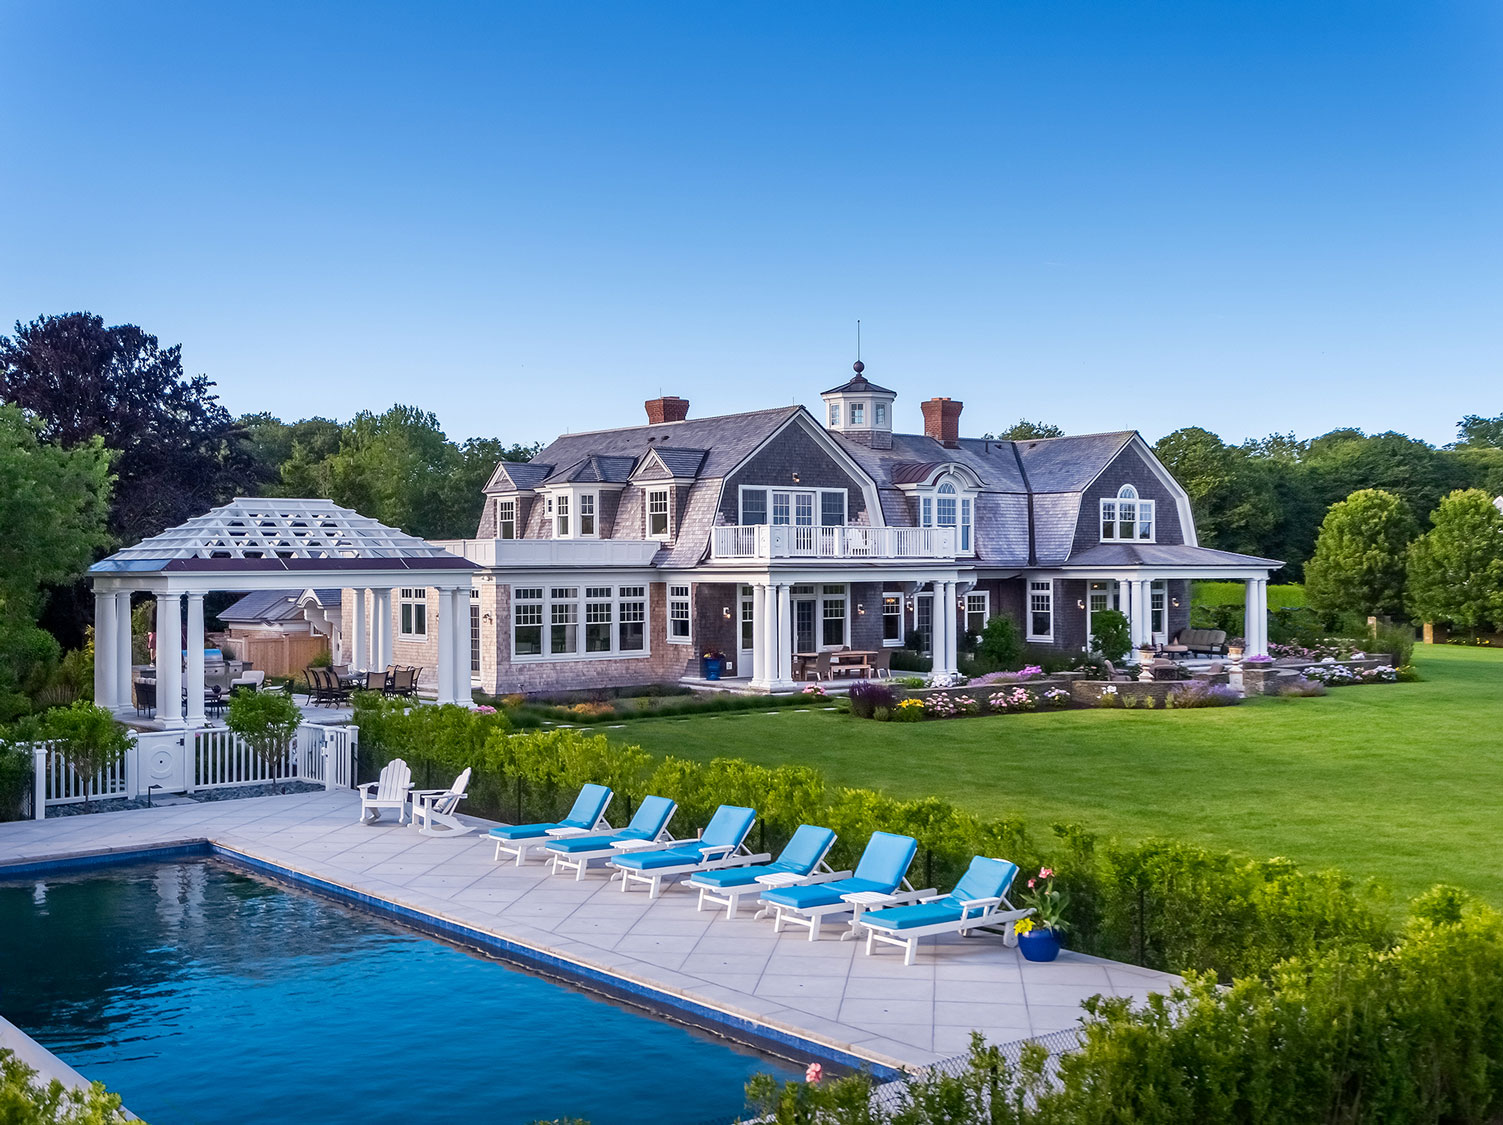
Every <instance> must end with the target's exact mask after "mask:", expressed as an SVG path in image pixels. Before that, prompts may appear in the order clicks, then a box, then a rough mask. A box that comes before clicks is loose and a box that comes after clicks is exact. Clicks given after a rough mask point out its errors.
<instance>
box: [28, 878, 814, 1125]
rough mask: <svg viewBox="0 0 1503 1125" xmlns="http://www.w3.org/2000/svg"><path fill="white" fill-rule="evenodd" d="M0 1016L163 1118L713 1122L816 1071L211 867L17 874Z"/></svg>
mask: <svg viewBox="0 0 1503 1125" xmlns="http://www.w3.org/2000/svg"><path fill="white" fill-rule="evenodd" d="M0 1014H3V1015H4V1016H5V1017H6V1018H8V1019H9V1020H11V1022H13V1023H15V1024H16V1025H17V1026H19V1027H20V1028H22V1029H23V1030H25V1031H26V1032H28V1033H29V1034H31V1036H32V1037H33V1038H35V1039H37V1040H38V1041H39V1042H41V1043H42V1044H43V1045H44V1046H46V1047H48V1048H49V1049H51V1050H52V1051H53V1052H54V1053H55V1054H57V1055H59V1056H60V1057H61V1058H62V1059H64V1061H66V1062H68V1063H70V1064H71V1065H72V1066H74V1067H75V1068H77V1069H78V1070H79V1071H81V1072H82V1073H83V1074H85V1075H86V1076H87V1077H89V1078H92V1079H97V1080H99V1081H102V1082H104V1083H105V1084H106V1085H107V1086H109V1087H110V1088H111V1089H112V1090H114V1091H116V1092H118V1093H119V1094H120V1095H121V1096H122V1098H123V1099H124V1100H125V1104H126V1106H127V1107H129V1108H130V1109H132V1110H134V1111H135V1112H136V1113H138V1114H140V1115H141V1116H142V1117H143V1118H145V1119H146V1120H147V1121H148V1122H151V1125H190V1123H191V1125H197V1123H199V1122H226V1123H234V1122H252V1121H254V1122H263V1121H268V1120H278V1119H280V1120H286V1121H296V1122H302V1121H309V1122H312V1121H337V1120H347V1119H354V1118H356V1117H358V1118H359V1119H360V1120H361V1121H363V1122H370V1123H378V1122H388V1121H390V1122H399V1121H400V1122H409V1121H412V1120H415V1119H418V1118H420V1117H423V1116H431V1115H437V1116H443V1117H450V1118H453V1119H456V1120H462V1121H486V1122H506V1123H510V1122H530V1121H533V1120H535V1119H539V1118H542V1119H551V1118H554V1117H561V1116H565V1115H569V1116H574V1117H582V1118H585V1119H587V1120H589V1121H591V1122H593V1123H594V1125H610V1123H621V1125H635V1123H638V1122H661V1123H663V1125H701V1123H705V1122H711V1121H729V1120H731V1119H733V1118H734V1117H735V1116H736V1115H737V1114H738V1113H740V1112H741V1111H742V1110H743V1108H744V1106H743V1101H742V1096H741V1091H742V1087H743V1085H744V1083H745V1081H746V1079H747V1078H748V1077H750V1076H751V1075H753V1074H755V1073H757V1072H759V1071H771V1072H772V1073H775V1074H778V1075H779V1076H781V1077H793V1076H795V1075H797V1074H798V1073H800V1070H801V1068H800V1067H798V1066H797V1065H795V1064H794V1063H791V1062H788V1061H785V1060H781V1059H777V1058H773V1057H770V1056H767V1055H763V1054H759V1053H757V1052H754V1051H752V1050H751V1049H749V1048H747V1047H743V1046H741V1045H739V1044H735V1043H732V1042H730V1041H728V1040H725V1039H721V1038H719V1037H717V1036H713V1035H711V1034H708V1033H706V1032H702V1031H699V1030H696V1029H693V1028H689V1027H686V1026H683V1025H681V1024H678V1023H673V1022H670V1021H668V1020H666V1019H662V1018H658V1017H657V1016H654V1015H651V1014H648V1013H646V1012H643V1011H641V1010H639V1009H636V1008H632V1007H628V1006H625V1005H623V1004H619V1003H616V1002H614V1001H609V1000H606V999H605V998H603V997H600V996H597V995H595V994H592V993H587V992H584V991H581V990H579V989H577V988H574V987H571V986H568V985H565V984H562V983H559V982H556V981H553V980H550V979H546V978H544V977H540V976H536V975H534V974H531V973H528V972H524V971H521V970H518V969H516V968H513V967H511V966H508V965H504V964H501V963H499V962H497V961H494V960H491V959H489V958H487V957H485V956H483V955H481V954H478V953H473V952H470V951H467V950H463V949H459V948H456V947H454V946H451V945H448V944H445V943H444V942H441V941H437V940H435V939H433V938H429V937H427V936H424V935H422V934H419V933H416V932H414V931H411V930H408V929H406V928H404V927H401V926H399V925H396V924H395V923H391V922H388V921H386V920H384V919H382V918H379V917H376V916H374V915H371V914H368V913H365V912H362V911H357V910H354V909H350V908H347V907H345V906H343V905H342V904H340V903H337V902H333V901H329V900H326V899H324V898H322V897H319V896H315V895H312V894H308V893H305V892H302V891H298V890H292V889H286V888H284V887H282V886H280V885H278V884H274V883H272V882H269V881H266V880H263V879H262V878H260V877H259V876H256V875H252V874H248V873H245V872H243V871H241V870H239V869H238V868H234V867H231V866H229V865H227V864H225V863H223V862H221V861H216V860H212V859H191V860H182V861H173V862H168V863H145V864H132V865H129V866H122V867H112V868H109V869H106V870H101V871H96V872H87V871H85V872H79V873H68V874H62V875H49V876H47V877H45V878H44V877H32V878H28V879H26V880H24V881H23V880H12V881H10V882H0Z"/></svg>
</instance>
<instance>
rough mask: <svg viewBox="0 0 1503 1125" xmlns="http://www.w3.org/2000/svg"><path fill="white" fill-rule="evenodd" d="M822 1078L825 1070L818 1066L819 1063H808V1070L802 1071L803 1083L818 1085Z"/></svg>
mask: <svg viewBox="0 0 1503 1125" xmlns="http://www.w3.org/2000/svg"><path fill="white" fill-rule="evenodd" d="M824 1076H825V1068H824V1067H822V1066H820V1065H819V1063H810V1064H809V1069H808V1070H806V1071H804V1081H805V1082H808V1083H810V1084H811V1085H815V1086H817V1085H819V1082H820V1080H821V1079H822V1078H824Z"/></svg>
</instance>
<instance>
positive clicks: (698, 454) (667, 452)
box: [653, 445, 709, 477]
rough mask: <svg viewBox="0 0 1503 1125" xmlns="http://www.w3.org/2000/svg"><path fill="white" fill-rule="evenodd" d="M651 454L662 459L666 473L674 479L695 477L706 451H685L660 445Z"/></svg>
mask: <svg viewBox="0 0 1503 1125" xmlns="http://www.w3.org/2000/svg"><path fill="white" fill-rule="evenodd" d="M653 452H655V453H656V454H657V455H658V457H660V458H661V459H662V462H663V464H664V465H665V466H666V467H667V469H668V471H669V472H670V473H672V474H673V475H674V476H676V477H697V476H699V467H700V466H701V465H703V464H704V460H705V455H706V454H707V453H709V450H708V449H685V448H680V447H676V446H669V445H660V446H657V447H656V448H655V449H654V450H653Z"/></svg>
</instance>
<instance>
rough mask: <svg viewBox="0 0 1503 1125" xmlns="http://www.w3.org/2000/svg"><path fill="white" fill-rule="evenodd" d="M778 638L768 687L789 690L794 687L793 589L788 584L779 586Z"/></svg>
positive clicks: (777, 601)
mask: <svg viewBox="0 0 1503 1125" xmlns="http://www.w3.org/2000/svg"><path fill="white" fill-rule="evenodd" d="M776 589H777V594H776V603H777V623H778V624H777V636H776V638H775V639H774V642H773V643H774V647H773V649H772V653H771V656H772V660H773V669H774V670H773V673H772V677H771V679H772V682H771V683H770V684H769V685H768V687H769V688H770V689H772V690H774V691H776V690H777V689H778V688H783V689H784V690H789V689H791V688H792V687H793V589H792V587H791V586H789V585H788V583H786V582H779V583H778V584H777V587H776Z"/></svg>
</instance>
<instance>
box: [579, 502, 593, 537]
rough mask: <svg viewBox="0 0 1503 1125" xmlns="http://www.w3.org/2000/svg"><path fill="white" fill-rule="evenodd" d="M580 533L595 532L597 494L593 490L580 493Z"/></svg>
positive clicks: (590, 534)
mask: <svg viewBox="0 0 1503 1125" xmlns="http://www.w3.org/2000/svg"><path fill="white" fill-rule="evenodd" d="M579 534H580V535H582V536H592V535H594V534H595V494H594V493H593V492H581V493H580V494H579Z"/></svg>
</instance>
